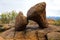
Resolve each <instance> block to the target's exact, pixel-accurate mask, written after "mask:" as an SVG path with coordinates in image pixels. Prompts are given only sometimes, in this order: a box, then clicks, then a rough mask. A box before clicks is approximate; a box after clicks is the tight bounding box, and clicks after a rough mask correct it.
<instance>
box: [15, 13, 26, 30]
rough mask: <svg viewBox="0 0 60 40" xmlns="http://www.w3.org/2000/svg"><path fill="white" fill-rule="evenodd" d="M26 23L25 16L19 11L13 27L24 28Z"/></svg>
mask: <svg viewBox="0 0 60 40" xmlns="http://www.w3.org/2000/svg"><path fill="white" fill-rule="evenodd" d="M26 25H27V18H26V17H25V16H24V15H23V13H22V12H19V14H18V15H17V17H16V20H15V29H16V30H17V31H21V30H24V29H25V28H26Z"/></svg>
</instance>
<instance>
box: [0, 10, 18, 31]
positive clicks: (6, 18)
mask: <svg viewBox="0 0 60 40" xmlns="http://www.w3.org/2000/svg"><path fill="white" fill-rule="evenodd" d="M16 16H17V12H15V11H11V12H5V13H2V14H1V15H0V32H2V31H5V29H6V28H9V27H8V26H7V25H5V24H11V23H13V22H14V20H15V17H16ZM4 25H5V26H6V27H4ZM12 25H13V24H12Z"/></svg>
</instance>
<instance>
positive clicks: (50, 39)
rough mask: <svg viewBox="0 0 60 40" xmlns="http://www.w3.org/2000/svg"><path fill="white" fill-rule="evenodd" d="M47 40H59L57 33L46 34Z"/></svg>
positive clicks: (59, 36)
mask: <svg viewBox="0 0 60 40" xmlns="http://www.w3.org/2000/svg"><path fill="white" fill-rule="evenodd" d="M47 37H48V40H60V33H59V32H50V33H48V34H47Z"/></svg>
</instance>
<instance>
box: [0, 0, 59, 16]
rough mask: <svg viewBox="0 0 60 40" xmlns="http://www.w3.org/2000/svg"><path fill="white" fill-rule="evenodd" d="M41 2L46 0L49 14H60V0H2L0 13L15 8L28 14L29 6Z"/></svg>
mask: <svg viewBox="0 0 60 40" xmlns="http://www.w3.org/2000/svg"><path fill="white" fill-rule="evenodd" d="M39 2H46V4H47V6H46V15H47V16H60V0H0V14H1V13H2V12H9V11H12V10H15V11H17V12H19V11H22V12H23V13H24V15H25V16H26V14H27V11H28V10H29V8H30V7H31V6H33V5H35V4H37V3H39Z"/></svg>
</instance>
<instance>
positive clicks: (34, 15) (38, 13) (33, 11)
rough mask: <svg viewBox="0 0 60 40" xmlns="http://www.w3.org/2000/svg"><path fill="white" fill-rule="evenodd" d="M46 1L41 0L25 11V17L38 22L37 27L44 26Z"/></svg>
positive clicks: (45, 23)
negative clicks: (41, 0)
mask: <svg viewBox="0 0 60 40" xmlns="http://www.w3.org/2000/svg"><path fill="white" fill-rule="evenodd" d="M45 9H46V3H45V2H41V3H38V4H36V5H35V6H33V7H31V8H30V9H29V10H28V12H27V19H28V20H33V21H36V22H37V23H38V24H39V26H40V27H39V28H46V27H47V21H46V10H45Z"/></svg>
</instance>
